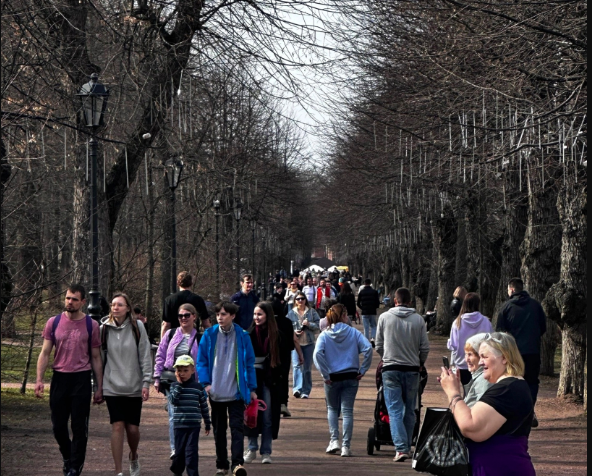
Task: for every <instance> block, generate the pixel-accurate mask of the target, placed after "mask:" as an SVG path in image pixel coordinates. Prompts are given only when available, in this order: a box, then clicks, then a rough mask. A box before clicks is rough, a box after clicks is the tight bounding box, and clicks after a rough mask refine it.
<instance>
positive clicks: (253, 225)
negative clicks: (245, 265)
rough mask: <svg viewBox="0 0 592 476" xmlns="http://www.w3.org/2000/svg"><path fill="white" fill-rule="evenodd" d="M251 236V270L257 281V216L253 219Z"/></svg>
mask: <svg viewBox="0 0 592 476" xmlns="http://www.w3.org/2000/svg"><path fill="white" fill-rule="evenodd" d="M250 223H251V236H252V238H253V242H252V247H251V270H252V272H253V279H254V280H255V282H257V279H256V278H257V270H256V269H255V228H256V227H257V218H253V219H252V220H251V221H250Z"/></svg>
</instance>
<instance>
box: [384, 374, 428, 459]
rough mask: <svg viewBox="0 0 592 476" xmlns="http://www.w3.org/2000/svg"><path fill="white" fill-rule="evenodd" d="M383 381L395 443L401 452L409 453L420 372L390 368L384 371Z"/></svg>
mask: <svg viewBox="0 0 592 476" xmlns="http://www.w3.org/2000/svg"><path fill="white" fill-rule="evenodd" d="M382 383H383V388H384V400H385V403H386V407H387V408H388V414H389V419H390V426H391V436H392V437H393V443H394V444H395V448H396V449H397V451H398V452H399V453H409V452H410V451H411V441H412V438H413V427H414V426H415V405H416V403H417V393H418V390H419V372H399V371H398V370H389V371H387V372H383V373H382Z"/></svg>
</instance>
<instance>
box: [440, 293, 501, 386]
mask: <svg viewBox="0 0 592 476" xmlns="http://www.w3.org/2000/svg"><path fill="white" fill-rule="evenodd" d="M480 304H481V299H480V298H479V295H478V294H477V293H468V294H467V295H466V296H465V298H464V300H463V303H462V307H461V309H460V313H459V315H458V317H457V318H456V320H455V321H454V322H453V323H452V329H451V330H450V339H448V350H450V351H452V355H451V357H450V362H451V364H452V365H454V366H456V368H457V371H459V372H460V380H461V382H462V384H463V385H467V384H468V383H469V382H470V381H471V372H469V369H468V367H467V362H466V361H465V344H466V342H467V339H470V338H471V337H473V336H474V335H476V334H481V333H482V332H485V333H487V332H493V328H492V326H491V322H490V321H489V319H488V318H487V317H485V316H484V315H483V314H481V313H480V312H479V305H480Z"/></svg>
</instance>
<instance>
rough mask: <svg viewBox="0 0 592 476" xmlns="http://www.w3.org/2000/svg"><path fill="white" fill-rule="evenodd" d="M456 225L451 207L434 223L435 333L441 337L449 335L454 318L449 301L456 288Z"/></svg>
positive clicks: (445, 209)
mask: <svg viewBox="0 0 592 476" xmlns="http://www.w3.org/2000/svg"><path fill="white" fill-rule="evenodd" d="M457 229H458V225H457V223H456V220H455V218H454V213H453V212H452V207H451V206H450V205H447V206H445V207H444V210H443V212H442V216H441V217H439V218H437V219H436V220H435V223H434V227H433V233H434V246H435V247H436V249H437V250H438V304H437V318H438V320H437V322H436V329H435V330H436V332H437V333H439V334H442V335H448V334H449V333H450V327H451V326H452V321H453V319H454V317H453V316H452V312H451V311H450V300H451V299H452V294H453V293H454V289H455V288H456V283H455V267H456V239H457Z"/></svg>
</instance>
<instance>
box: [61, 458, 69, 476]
mask: <svg viewBox="0 0 592 476" xmlns="http://www.w3.org/2000/svg"><path fill="white" fill-rule="evenodd" d="M62 471H63V472H64V476H68V473H69V472H70V460H69V459H65V460H64V467H63V468H62Z"/></svg>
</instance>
